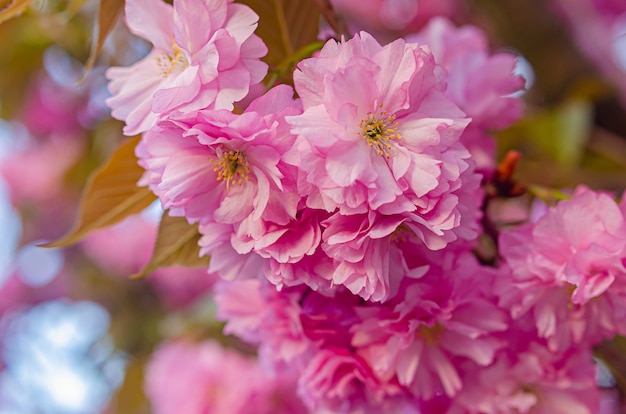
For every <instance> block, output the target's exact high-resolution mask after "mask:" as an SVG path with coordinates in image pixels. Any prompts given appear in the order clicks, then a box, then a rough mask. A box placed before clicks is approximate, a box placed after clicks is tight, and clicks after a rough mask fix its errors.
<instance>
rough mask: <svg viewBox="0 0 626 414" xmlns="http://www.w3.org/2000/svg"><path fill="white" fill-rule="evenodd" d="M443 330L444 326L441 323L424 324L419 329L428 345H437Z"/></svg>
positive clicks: (420, 334)
mask: <svg viewBox="0 0 626 414" xmlns="http://www.w3.org/2000/svg"><path fill="white" fill-rule="evenodd" d="M443 332H444V327H443V326H442V325H441V324H439V323H437V324H435V325H433V326H427V325H422V326H421V327H420V328H419V330H418V331H417V333H418V335H419V336H421V337H422V338H423V339H424V340H425V341H426V343H427V344H428V345H437V344H438V343H439V338H440V337H441V334H442V333H443Z"/></svg>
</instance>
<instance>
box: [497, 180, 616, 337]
mask: <svg viewBox="0 0 626 414" xmlns="http://www.w3.org/2000/svg"><path fill="white" fill-rule="evenodd" d="M625 235H626V220H625V218H624V215H623V213H622V211H620V209H619V207H618V205H617V204H616V203H615V201H614V200H613V199H612V198H611V197H610V196H609V195H607V194H603V193H596V192H593V191H591V190H589V189H587V188H584V187H580V188H578V189H577V191H576V193H575V194H574V196H573V197H572V199H571V200H566V201H561V202H559V204H558V205H557V206H556V207H554V208H550V209H549V210H548V211H547V212H546V213H545V215H544V216H542V217H541V218H539V219H538V221H537V222H535V223H529V224H527V225H524V226H520V227H518V228H516V229H514V230H511V231H509V232H505V233H503V234H502V235H501V237H500V246H501V252H502V255H503V257H504V259H505V261H506V264H507V265H508V266H509V267H510V269H511V271H510V277H507V278H502V279H501V280H500V283H499V284H498V286H497V291H498V292H499V295H500V302H501V304H502V305H503V306H506V307H507V308H509V309H510V310H511V313H512V315H513V317H515V318H518V317H520V316H521V315H524V314H525V313H526V312H531V314H532V315H533V317H534V319H535V321H536V327H537V330H538V332H539V335H540V336H541V337H543V338H546V339H547V340H548V344H549V345H550V347H551V349H563V348H568V347H570V346H571V345H570V343H588V344H596V343H598V342H599V341H601V340H602V339H604V338H607V337H608V338H610V337H612V336H613V335H614V334H616V333H621V332H624V322H625V321H626V307H625V306H624V305H623V304H624V303H626V301H625V300H626V268H625V258H626V236H625Z"/></svg>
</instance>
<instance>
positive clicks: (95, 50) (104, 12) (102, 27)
mask: <svg viewBox="0 0 626 414" xmlns="http://www.w3.org/2000/svg"><path fill="white" fill-rule="evenodd" d="M123 9H124V0H100V4H99V6H98V16H97V20H96V24H95V25H94V28H93V40H92V44H91V52H90V53H89V58H88V59H87V63H85V73H87V72H89V71H90V70H91V68H93V65H94V64H95V63H96V58H97V57H98V55H99V54H100V51H101V50H102V45H104V42H105V40H106V38H107V37H108V36H109V33H111V30H113V28H114V27H115V23H116V22H117V19H118V18H119V16H120V15H121V13H122V10H123Z"/></svg>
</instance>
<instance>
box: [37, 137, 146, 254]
mask: <svg viewBox="0 0 626 414" xmlns="http://www.w3.org/2000/svg"><path fill="white" fill-rule="evenodd" d="M139 139H140V137H139V136H137V137H134V138H131V139H129V140H128V141H126V142H124V143H123V144H122V145H120V147H119V148H118V149H117V150H116V151H115V153H113V155H112V156H111V158H109V160H108V161H107V162H106V163H105V164H104V165H103V166H102V167H100V168H99V169H97V170H96V171H94V172H93V173H92V175H91V177H90V178H89V180H88V181H87V185H86V187H85V190H84V192H83V196H82V199H81V202H80V208H79V212H78V218H77V220H76V222H75V223H74V227H73V229H72V230H71V231H70V232H69V233H68V234H67V235H66V236H64V237H63V238H61V239H60V240H57V241H55V242H52V243H48V244H46V245H44V246H46V247H61V246H67V245H70V244H72V243H76V242H77V241H79V240H80V239H82V238H83V237H85V235H87V234H88V233H89V232H91V231H93V230H96V229H100V228H103V227H107V226H111V225H113V224H115V223H117V222H119V221H121V220H123V219H125V218H126V217H128V216H130V215H133V214H137V213H139V212H141V211H142V210H144V209H145V208H146V207H148V206H149V205H150V204H151V203H152V202H153V201H154V200H156V196H155V195H154V194H152V192H151V191H150V189H149V188H147V187H137V181H138V180H139V178H141V176H142V174H143V172H144V170H143V168H141V167H140V166H139V165H138V164H137V158H136V157H135V146H137V143H138V142H139Z"/></svg>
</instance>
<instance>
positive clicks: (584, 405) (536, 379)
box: [447, 331, 600, 414]
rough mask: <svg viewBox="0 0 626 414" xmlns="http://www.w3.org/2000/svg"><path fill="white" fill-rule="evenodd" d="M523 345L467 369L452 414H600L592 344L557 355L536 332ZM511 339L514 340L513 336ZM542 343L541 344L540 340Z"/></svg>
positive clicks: (528, 335)
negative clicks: (491, 362) (589, 346)
mask: <svg viewBox="0 0 626 414" xmlns="http://www.w3.org/2000/svg"><path fill="white" fill-rule="evenodd" d="M518 335H522V336H523V337H524V339H523V340H522V342H523V345H522V346H519V345H517V346H513V347H511V348H507V349H503V350H501V351H499V353H498V355H497V357H496V359H495V362H494V363H493V364H491V365H490V366H488V367H467V369H465V370H464V371H463V372H464V374H465V377H464V384H465V386H464V387H463V389H462V390H461V391H460V393H459V394H458V395H457V396H456V397H455V398H454V399H453V400H452V406H451V408H450V410H449V411H447V412H448V413H450V414H461V413H481V414H508V413H512V412H514V413H520V414H571V413H577V414H596V413H598V412H599V411H598V410H599V402H600V390H599V389H598V387H597V386H596V384H595V366H594V362H593V359H592V358H593V355H592V353H591V350H590V349H587V348H578V347H575V348H572V349H569V350H567V351H565V352H560V353H553V352H551V351H549V350H548V349H547V348H546V346H545V344H543V343H541V342H540V340H535V339H536V338H535V339H533V337H534V336H533V334H532V332H521V331H520V332H519V333H518ZM511 341H514V339H513V338H511ZM537 341H539V342H537Z"/></svg>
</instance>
